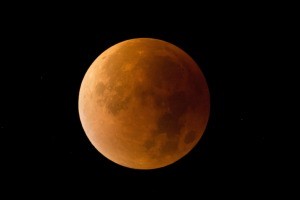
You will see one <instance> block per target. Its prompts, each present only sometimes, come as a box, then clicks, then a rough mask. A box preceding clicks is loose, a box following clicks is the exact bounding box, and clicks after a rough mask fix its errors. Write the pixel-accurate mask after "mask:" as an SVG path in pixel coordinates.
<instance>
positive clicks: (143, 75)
mask: <svg viewBox="0 0 300 200" xmlns="http://www.w3.org/2000/svg"><path fill="white" fill-rule="evenodd" d="M78 109H79V116H80V121H81V124H82V127H83V129H84V131H85V133H86V135H87V137H88V139H89V140H90V142H91V143H92V145H93V146H94V147H95V148H96V149H97V150H98V151H99V152H100V153H101V154H102V155H104V156H105V157H106V158H108V159H109V160H111V161H113V162H115V163H117V164H119V165H121V166H124V167H128V168H133V169H155V168H161V167H165V166H167V165H170V164H172V163H174V162H176V161H178V160H179V159H181V158H182V157H184V156H185V155H186V154H187V153H189V152H190V151H191V150H192V149H193V148H194V147H195V146H196V144H197V143H198V142H199V140H200V138H201V137H202V135H203V133H204V131H205V128H206V125H207V122H208V118H209V112H210V95H209V90H208V86H207V83H206V80H205V77H204V75H203V73H202V72H201V70H200V68H199V66H198V65H197V64H196V62H195V61H194V60H193V59H192V58H191V57H190V56H189V55H188V54H187V53H185V52H184V51H183V50H181V49H180V48H179V47H177V46H175V45H173V44H171V43H169V42H166V41H162V40H158V39H151V38H136V39H130V40H126V41H123V42H120V43H118V44H115V45H113V46H112V47H110V48H108V49H107V50H105V51H104V52H103V53H102V54H100V55H99V56H98V57H97V58H96V59H95V60H94V62H93V63H92V64H91V66H90V67H89V69H88V70H87V72H86V74H85V75H84V78H83V80H82V83H81V86H80V91H79V100H78Z"/></svg>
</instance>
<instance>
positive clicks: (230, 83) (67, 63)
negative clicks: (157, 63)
mask: <svg viewBox="0 0 300 200" xmlns="http://www.w3.org/2000/svg"><path fill="white" fill-rule="evenodd" d="M168 21H169V19H166V20H163V21H160V20H157V21H155V22H151V20H150V21H147V22H145V23H147V25H143V26H140V25H139V23H138V22H132V23H130V25H128V28H126V29H125V28H121V27H120V28H118V25H119V26H121V25H122V24H123V22H119V23H114V22H111V23H106V24H101V22H99V24H96V23H95V22H93V23H86V21H80V20H79V19H78V20H77V18H76V19H69V18H67V17H66V18H64V19H62V20H61V21H60V20H58V21H55V22H52V21H51V19H50V20H49V21H45V22H44V24H43V25H41V24H38V22H35V23H34V24H30V25H28V27H27V28H26V29H24V30H23V29H22V30H21V28H20V29H18V30H19V31H23V34H21V35H18V34H16V35H15V36H12V37H13V39H12V40H13V42H12V44H13V45H10V48H8V49H7V51H8V52H9V53H12V55H13V56H8V57H7V58H6V59H8V60H9V61H10V63H11V64H10V66H9V67H7V71H5V73H1V76H4V78H2V79H1V87H3V86H4V90H3V91H4V92H7V94H8V95H6V96H7V97H9V98H5V99H2V101H3V100H4V103H3V105H11V103H13V105H16V106H13V107H12V108H9V106H4V110H3V112H2V113H1V133H2V134H3V133H4V135H7V136H8V137H9V138H10V139H9V140H8V141H7V142H4V143H6V144H5V145H8V144H12V145H9V146H10V147H9V148H8V150H6V152H8V153H9V154H6V156H7V158H8V160H9V161H8V162H7V164H8V165H7V166H8V168H11V165H10V164H12V163H14V164H13V166H15V168H14V170H13V172H12V173H11V174H12V176H14V175H16V177H24V178H25V180H26V178H27V179H31V178H33V177H36V178H37V180H40V181H47V180H48V179H51V180H56V181H58V182H59V181H60V180H67V181H68V180H74V179H77V178H84V179H86V180H101V179H103V178H132V177H134V178H136V179H138V180H139V181H143V180H144V181H145V180H148V179H152V178H155V179H157V180H162V181H164V180H166V179H170V180H175V179H176V178H178V177H182V178H188V179H191V180H196V182H198V183H199V184H205V182H206V181H208V180H212V181H214V182H215V183H220V181H221V182H222V183H226V180H232V181H233V182H235V183H239V182H246V181H245V180H252V181H253V180H254V181H256V182H257V183H259V182H260V181H261V177H262V174H263V171H264V170H265V164H266V162H267V161H266V160H265V134H264V132H263V130H261V129H260V128H259V127H260V125H261V123H262V118H263V116H262V115H263V114H262V113H261V110H260V107H259V106H257V105H259V104H260V102H261V101H263V99H261V98H260V94H262V93H263V92H264V89H263V88H262V86H261V83H262V81H263V77H262V76H261V74H263V70H264V68H263V66H264V64H265V63H264V62H263V60H262V59H263V58H262V57H263V50H262V49H263V48H264V46H263V43H261V41H262V40H263V38H264V37H265V36H264V35H263V31H262V30H263V26H261V25H258V24H253V23H252V19H251V18H245V17H244V18H243V19H241V20H239V19H235V20H234V21H233V20H231V18H226V19H222V18H218V19H210V21H205V20H202V21H201V20H193V21H190V23H191V25H190V24H186V23H184V22H178V23H177V22H176V23H175V22H173V23H172V24H168V23H167V22H168ZM24 23H25V22H24ZM124 23H125V22H124ZM45 24H46V25H45ZM166 24H168V25H166ZM111 26H112V28H111ZM7 34H8V35H9V34H10V32H7ZM137 37H150V38H156V39H161V40H165V41H167V42H170V43H172V44H174V45H176V46H178V47H180V48H182V49H183V50H184V51H185V52H187V53H188V54H189V55H190V56H191V57H192V58H193V59H194V60H195V61H196V62H197V64H198V65H199V66H200V68H201V70H202V72H203V74H204V75H205V77H206V80H207V83H208V86H209V90H210V95H211V113H210V118H209V122H208V125H207V128H206V130H205V132H204V135H203V137H202V138H201V140H200V141H199V143H198V145H197V146H196V147H195V148H194V149H193V150H192V151H191V152H190V153H189V154H188V155H186V156H185V157H183V158H182V159H181V160H179V161H177V162H176V163H174V164H172V165H169V166H167V167H164V168H161V169H156V170H150V171H148V170H146V171H143V170H133V169H129V168H125V167H122V166H119V165H117V164H115V163H113V162H112V161H110V160H108V159H107V158H105V157H104V156H102V155H101V154H100V153H98V151H97V150H96V149H95V148H94V147H93V146H92V144H91V143H90V142H89V140H88V139H87V137H86V135H85V133H84V131H83V128H82V126H81V123H80V120H79V113H78V94H79V88H80V84H81V81H82V78H83V76H84V74H85V72H86V70H87V69H88V67H89V66H90V64H91V63H92V62H93V61H94V59H95V58H96V57H97V56H98V55H99V54H100V53H102V52H103V51H104V50H106V49H107V48H109V47H110V46H112V45H114V44H116V43H118V42H121V41H123V40H127V39H132V38H137ZM4 39H5V38H4ZM16 55H18V56H16ZM14 66H17V67H14ZM5 70H6V69H5ZM7 78H8V79H9V80H10V82H14V81H13V80H20V82H17V84H16V86H15V85H13V83H12V84H10V82H7V81H6V80H7ZM7 86H9V87H7ZM17 91H19V92H17ZM11 97H14V98H11ZM15 97H16V98H15ZM199 103H201V102H199ZM16 166H19V167H16ZM70 182H71V181H70ZM237 185H238V184H237Z"/></svg>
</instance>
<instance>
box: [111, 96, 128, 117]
mask: <svg viewBox="0 0 300 200" xmlns="http://www.w3.org/2000/svg"><path fill="white" fill-rule="evenodd" d="M129 100H130V98H129V97H126V98H125V99H123V100H115V101H111V102H110V103H108V104H107V108H108V109H109V111H110V112H111V113H112V114H113V115H117V114H118V113H119V112H120V111H121V110H125V109H126V108H127V105H128V102H129Z"/></svg>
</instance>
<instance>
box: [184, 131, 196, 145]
mask: <svg viewBox="0 0 300 200" xmlns="http://www.w3.org/2000/svg"><path fill="white" fill-rule="evenodd" d="M195 139H196V131H189V132H188V133H187V134H186V135H185V137H184V142H185V143H186V144H190V143H192V142H193V141H194V140H195Z"/></svg>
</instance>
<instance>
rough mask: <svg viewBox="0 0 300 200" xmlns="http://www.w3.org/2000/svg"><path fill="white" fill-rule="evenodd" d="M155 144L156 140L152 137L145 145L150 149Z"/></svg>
mask: <svg viewBox="0 0 300 200" xmlns="http://www.w3.org/2000/svg"><path fill="white" fill-rule="evenodd" d="M154 146H155V140H154V139H153V138H152V139H149V140H147V141H146V142H145V143H144V147H145V148H146V149H147V150H150V149H151V148H152V147H154Z"/></svg>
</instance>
